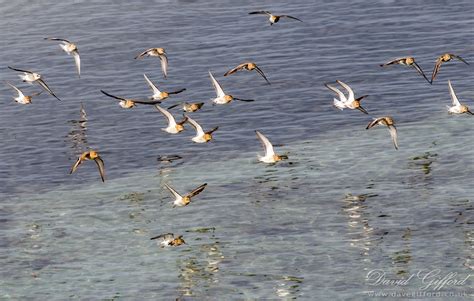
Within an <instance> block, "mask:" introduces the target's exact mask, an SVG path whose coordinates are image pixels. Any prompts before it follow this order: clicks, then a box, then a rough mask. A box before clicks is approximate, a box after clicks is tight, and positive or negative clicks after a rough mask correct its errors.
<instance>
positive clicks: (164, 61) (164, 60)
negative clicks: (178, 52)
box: [135, 48, 168, 78]
mask: <svg viewBox="0 0 474 301" xmlns="http://www.w3.org/2000/svg"><path fill="white" fill-rule="evenodd" d="M144 56H157V57H158V58H159V59H160V61H161V70H162V71H163V76H164V78H166V77H167V76H168V57H167V56H166V51H165V49H164V48H150V49H147V50H145V51H143V52H142V53H140V54H139V55H137V56H136V57H135V59H141V58H142V57H144Z"/></svg>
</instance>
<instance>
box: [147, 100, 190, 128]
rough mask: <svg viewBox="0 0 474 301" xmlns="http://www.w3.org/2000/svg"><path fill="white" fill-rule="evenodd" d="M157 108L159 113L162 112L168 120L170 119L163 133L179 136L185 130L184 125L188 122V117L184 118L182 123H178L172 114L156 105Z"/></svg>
mask: <svg viewBox="0 0 474 301" xmlns="http://www.w3.org/2000/svg"><path fill="white" fill-rule="evenodd" d="M155 107H156V109H157V110H158V111H160V113H161V114H163V116H165V117H166V119H168V126H167V127H166V128H164V129H162V130H163V131H165V132H167V133H170V134H177V133H179V132H181V131H182V130H184V126H183V125H184V123H186V121H187V120H188V118H187V117H184V119H183V120H181V121H180V122H176V120H175V119H174V117H173V115H171V113H170V112H168V111H167V110H165V109H163V108H162V107H160V106H159V105H156V106H155Z"/></svg>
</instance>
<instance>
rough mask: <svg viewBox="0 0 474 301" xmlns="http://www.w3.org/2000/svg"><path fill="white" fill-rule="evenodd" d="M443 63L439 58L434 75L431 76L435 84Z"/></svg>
mask: <svg viewBox="0 0 474 301" xmlns="http://www.w3.org/2000/svg"><path fill="white" fill-rule="evenodd" d="M442 63H443V61H442V60H441V57H439V58H438V59H437V60H436V63H435V66H434V68H433V73H432V74H431V82H433V80H434V79H435V78H436V75H438V72H439V69H441V64H442Z"/></svg>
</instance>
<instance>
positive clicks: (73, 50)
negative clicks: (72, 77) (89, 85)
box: [44, 38, 81, 77]
mask: <svg viewBox="0 0 474 301" xmlns="http://www.w3.org/2000/svg"><path fill="white" fill-rule="evenodd" d="M44 39H45V40H50V41H60V42H61V44H59V47H61V48H62V49H63V50H64V52H66V53H67V54H68V55H72V56H73V57H74V62H75V63H76V69H77V74H78V75H79V77H81V58H80V56H79V50H78V49H77V45H76V44H74V43H71V42H70V41H68V40H66V39H57V38H44Z"/></svg>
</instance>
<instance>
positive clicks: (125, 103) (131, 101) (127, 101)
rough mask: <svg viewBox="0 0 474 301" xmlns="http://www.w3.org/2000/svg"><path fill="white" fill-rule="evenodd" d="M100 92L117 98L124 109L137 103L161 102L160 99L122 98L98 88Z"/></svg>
mask: <svg viewBox="0 0 474 301" xmlns="http://www.w3.org/2000/svg"><path fill="white" fill-rule="evenodd" d="M100 92H102V93H104V94H105V95H107V96H108V97H112V98H115V99H117V100H120V102H119V105H120V106H121V107H122V108H124V109H131V108H133V107H135V106H136V104H137V103H139V104H144V105H156V104H158V103H161V101H159V100H155V101H141V100H135V99H129V98H123V97H119V96H115V95H112V94H109V93H107V92H105V91H104V90H100Z"/></svg>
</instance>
